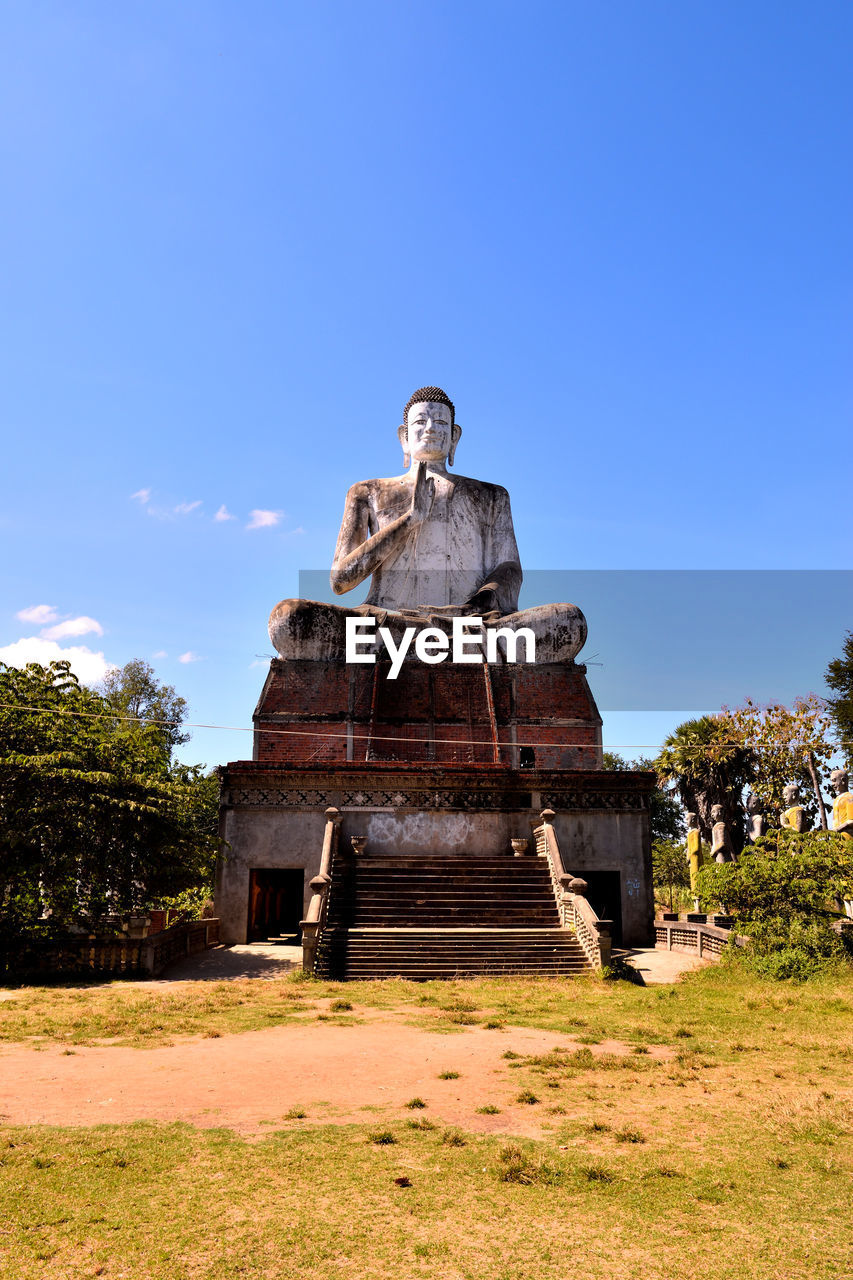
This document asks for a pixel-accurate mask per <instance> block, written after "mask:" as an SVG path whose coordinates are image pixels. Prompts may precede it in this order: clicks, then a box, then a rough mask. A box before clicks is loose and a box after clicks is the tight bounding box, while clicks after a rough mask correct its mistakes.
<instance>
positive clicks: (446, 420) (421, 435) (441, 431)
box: [397, 387, 462, 468]
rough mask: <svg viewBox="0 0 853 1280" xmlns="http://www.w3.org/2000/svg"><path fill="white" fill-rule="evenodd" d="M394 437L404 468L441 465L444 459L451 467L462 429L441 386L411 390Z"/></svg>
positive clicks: (452, 406)
mask: <svg viewBox="0 0 853 1280" xmlns="http://www.w3.org/2000/svg"><path fill="white" fill-rule="evenodd" d="M397 435H398V437H399V439H400V444H401V445H402V447H403V463H404V466H405V467H406V468H408V467H409V466H410V465H411V464H412V462H426V463H429V462H432V463H441V464H443V463H444V461H445V459H446V460H447V463H448V465H449V466H451V467H452V466H453V459H454V457H455V456H456V446H457V445H458V443H459V437H460V436H461V435H462V428H461V427H460V426H459V424H458V423H457V421H456V410H455V408H454V405H453V401H452V400H451V399H450V397H449V395H448V394H447V392H446V391H442V389H441V387H420V388H419V389H418V390H417V391H415V392H414V393H413V394H412V395H411V396H410V397H409V401H408V403H407V405H406V407H405V409H404V410H403V421H402V423H401V424H400V426H399V427H398V428H397Z"/></svg>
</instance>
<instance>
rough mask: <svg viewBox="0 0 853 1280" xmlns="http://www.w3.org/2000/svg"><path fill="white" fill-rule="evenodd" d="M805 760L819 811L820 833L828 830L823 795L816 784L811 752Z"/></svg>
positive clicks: (812, 753) (816, 779)
mask: <svg viewBox="0 0 853 1280" xmlns="http://www.w3.org/2000/svg"><path fill="white" fill-rule="evenodd" d="M806 760H807V761H808V765H809V773H810V774H811V775H812V786H813V787H814V793H815V795H816V796H817V807H818V809H819V810H820V827H821V831H826V830H828V825H827V821H826V805H825V804H824V803H823V795H822V793H821V789H820V783H819V782H818V778H817V769H816V768H815V762H814V752H813V751H809V752H808V753H807V755H806Z"/></svg>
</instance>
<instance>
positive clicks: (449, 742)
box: [0, 702, 853, 754]
mask: <svg viewBox="0 0 853 1280" xmlns="http://www.w3.org/2000/svg"><path fill="white" fill-rule="evenodd" d="M0 708H3V709H4V710H9V711H32V712H35V713H36V714H37V715H53V716H66V717H71V718H73V717H75V716H76V717H78V718H80V719H86V720H118V721H120V722H122V723H123V724H142V725H160V726H165V727H169V728H185V729H222V730H226V731H228V732H229V733H264V734H268V735H275V736H277V737H287V738H328V739H334V740H343V741H346V740H347V739H348V738H350V737H351V738H352V740H353V741H357V742H358V741H368V740H369V741H372V742H409V743H424V744H426V743H433V744H434V745H436V746H459V747H493V746H495V741H494V739H493V738H436V737H426V738H411V737H394V736H392V735H390V734H377V733H355V732H353V733H352V734H349V733H323V732H318V731H317V730H308V729H267V728H263V727H257V728H256V727H254V726H253V727H251V728H250V727H249V726H247V725H242V724H201V723H195V722H192V721H186V720H151V719H148V718H147V717H146V716H122V715H118V714H117V713H115V712H109V711H68V710H65V709H64V708H61V707H34V706H28V705H25V706H22V705H21V704H20V703H19V702H0ZM497 745H498V746H499V747H560V748H570V747H595V746H597V745H598V744H597V743H595V742H498V743H497ZM664 745H665V744H664V743H661V742H613V743H609V744H608V745H607V747H605V748H603V749H604V750H608V751H609V750H611V749H615V748H617V747H618V748H619V749H620V750H622V751H628V750H631V751H639V750H649V751H659V750H661V749H662V748H663V746H664ZM741 745H742V744H741V743H739V742H718V743H715V744H714V746H715V747H720V746H730V747H737V746H741ZM851 745H853V743H850V742H840V743H839V744H838V746H840V747H849V746H851ZM820 746H821V744H820V743H812V744H809V743H804V744H802V745H801V747H800V749H801V750H803V751H812V750H814V749H815V747H820ZM689 749H690V747H689V746H688V750H689ZM693 749H694V750H696V751H700V750H702V749H703V748H702V747H701V746H700V745H698V744H697V745H696V747H695V748H693ZM770 751H771V748H767V749H766V753H767V754H769V752H770Z"/></svg>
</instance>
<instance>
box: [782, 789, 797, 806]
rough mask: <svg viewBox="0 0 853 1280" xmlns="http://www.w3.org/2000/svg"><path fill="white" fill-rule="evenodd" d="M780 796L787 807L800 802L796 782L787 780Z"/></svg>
mask: <svg viewBox="0 0 853 1280" xmlns="http://www.w3.org/2000/svg"><path fill="white" fill-rule="evenodd" d="M782 798H783V800H784V802H785V804H786V805H787V806H788V808H789V809H792V808H793V807H794V805H797V804H799V803H800V788H799V787H798V786H797V784H796V782H789V783H788V785H787V787H785V789H784V791H783V792H782Z"/></svg>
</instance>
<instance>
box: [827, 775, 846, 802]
mask: <svg viewBox="0 0 853 1280" xmlns="http://www.w3.org/2000/svg"><path fill="white" fill-rule="evenodd" d="M829 778H830V781H831V783H832V786H833V790H834V791H835V794H836V795H837V796H843V795H844V793H845V791H846V790H847V782H848V773H847V770H846V769H833V771H832V773H831V774H830V775H829Z"/></svg>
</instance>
